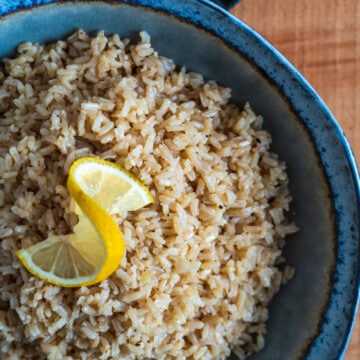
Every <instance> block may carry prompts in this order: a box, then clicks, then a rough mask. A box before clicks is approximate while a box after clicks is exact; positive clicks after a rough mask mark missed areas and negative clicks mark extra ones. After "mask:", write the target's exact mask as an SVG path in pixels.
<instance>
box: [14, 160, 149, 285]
mask: <svg viewBox="0 0 360 360" xmlns="http://www.w3.org/2000/svg"><path fill="white" fill-rule="evenodd" d="M67 187H68V189H69V192H70V195H71V197H72V199H71V208H72V210H73V211H74V212H75V213H76V214H77V215H78V216H79V222H78V223H77V224H76V225H75V226H74V229H73V233H72V234H69V235H52V236H49V238H47V239H46V240H44V241H41V242H39V243H37V244H35V245H32V246H30V247H28V248H26V249H21V250H19V251H18V252H17V253H16V255H17V257H18V258H19V259H20V261H21V263H22V264H23V265H24V266H25V268H26V269H27V270H28V271H29V272H30V273H31V274H33V275H35V276H37V277H38V278H40V279H42V280H45V281H47V282H49V283H51V284H55V285H60V286H64V287H75V286H84V285H92V284H95V283H98V282H100V281H102V280H104V279H106V278H107V277H108V276H110V275H111V274H112V273H113V272H114V271H115V270H116V268H117V267H118V266H119V264H120V261H121V259H122V257H123V255H124V252H125V243H124V239H123V237H122V234H121V232H120V229H119V227H118V225H117V224H116V222H115V221H114V219H113V218H112V216H111V215H114V214H116V213H122V212H124V211H133V210H137V209H140V208H141V207H143V206H145V205H148V204H150V203H151V202H153V201H154V199H153V197H152V195H151V194H150V192H149V190H148V189H147V188H146V186H145V185H144V184H142V183H141V182H140V181H139V180H138V179H136V178H135V176H134V175H132V174H131V173H129V172H128V171H127V170H125V169H123V168H122V167H120V166H118V165H116V164H114V163H111V162H108V161H105V160H101V159H97V158H82V159H79V160H77V161H75V162H74V163H73V164H72V166H71V168H70V172H69V177H68V180H67Z"/></svg>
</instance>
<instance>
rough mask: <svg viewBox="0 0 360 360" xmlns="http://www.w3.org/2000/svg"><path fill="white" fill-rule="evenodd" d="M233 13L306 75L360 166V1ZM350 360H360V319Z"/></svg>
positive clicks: (277, 5)
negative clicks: (333, 118) (343, 133)
mask: <svg viewBox="0 0 360 360" xmlns="http://www.w3.org/2000/svg"><path fill="white" fill-rule="evenodd" d="M232 13H233V14H234V15H235V16H237V17H238V18H240V19H241V20H243V21H244V22H245V23H247V24H248V25H250V26H251V27H252V28H254V29H255V30H256V31H257V32H258V33H260V34H261V35H263V36H264V37H265V38H266V39H267V40H269V41H270V42H271V43H272V44H273V45H275V46H276V47H277V48H278V49H279V50H280V51H281V52H282V53H283V54H284V55H285V56H286V57H287V58H288V59H289V60H290V61H291V62H292V63H293V64H294V65H295V66H296V67H297V68H298V69H299V70H300V72H301V73H302V74H303V75H305V77H306V78H307V80H308V81H309V82H310V83H311V84H312V86H313V87H314V88H315V90H316V91H317V92H318V94H319V95H320V96H321V97H322V98H323V99H324V101H325V102H326V104H327V105H328V107H329V108H330V110H331V111H332V113H333V114H334V115H335V117H336V119H337V120H338V122H339V123H340V125H341V126H342V128H343V130H344V131H345V134H346V135H347V138H348V140H349V142H350V144H351V146H352V148H353V151H354V153H355V155H356V157H357V161H358V164H360V142H359V139H360V0H242V1H241V2H240V3H239V4H238V5H236V7H235V8H233V9H232ZM284 360H285V359H284ZM344 360H360V314H358V317H357V321H356V323H355V328H354V330H353V333H352V337H351V341H350V345H349V347H348V350H347V352H346V354H345V357H344Z"/></svg>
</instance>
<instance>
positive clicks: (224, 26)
mask: <svg viewBox="0 0 360 360" xmlns="http://www.w3.org/2000/svg"><path fill="white" fill-rule="evenodd" d="M56 2H64V1H61V0H13V1H11V3H10V2H2V1H1V0H0V17H1V16H3V15H6V14H10V13H12V12H15V11H17V10H21V9H27V8H31V7H34V6H39V5H45V4H50V3H56ZM107 2H114V3H116V2H121V1H111V0H108V1H107ZM122 2H124V3H128V4H130V5H140V6H146V7H149V8H153V9H157V10H164V11H166V12H167V13H170V14H173V15H174V16H176V17H179V18H182V19H185V20H187V21H188V22H189V23H192V24H194V25H199V26H201V27H202V28H204V29H206V30H208V31H209V32H211V33H213V34H214V35H216V36H218V37H219V38H221V39H223V40H224V41H225V42H226V43H227V44H229V45H230V46H231V47H233V48H234V49H235V50H237V51H238V52H239V53H240V54H243V55H245V57H246V58H247V59H248V61H249V62H250V63H253V64H255V65H256V66H257V67H258V68H259V69H260V70H261V71H263V72H264V73H265V74H266V75H267V76H268V78H269V79H270V80H271V81H272V82H273V83H274V84H276V86H277V87H278V88H279V89H280V91H281V92H282V93H283V94H284V95H285V97H286V98H287V99H288V100H289V102H290V104H291V106H292V108H293V109H294V110H295V112H296V113H297V114H299V115H301V113H302V112H303V111H304V109H302V108H300V107H299V106H297V104H296V101H295V100H294V101H293V99H294V98H295V95H299V96H300V97H304V96H306V97H307V98H308V99H310V101H311V102H313V103H314V104H316V106H317V108H318V109H320V110H321V112H322V113H323V115H324V116H325V117H326V119H327V120H328V121H329V125H330V126H331V127H332V129H333V130H334V131H335V132H336V134H337V137H338V139H339V140H340V142H341V147H342V149H343V151H344V153H345V154H346V158H347V160H348V164H349V168H350V171H351V176H352V181H353V182H354V184H355V188H356V194H354V195H355V196H356V202H357V209H358V211H357V218H358V220H360V219H359V213H360V190H359V189H360V180H359V173H358V170H357V164H356V160H355V157H354V154H353V152H352V150H351V148H350V145H349V143H348V141H347V139H346V137H345V135H344V133H343V131H342V129H341V127H340V126H339V124H338V122H337V121H336V119H335V118H334V116H333V115H332V114H331V112H330V111H329V109H328V108H327V106H326V105H325V103H324V102H323V100H322V99H321V98H320V97H319V96H318V94H317V93H316V92H315V91H314V89H313V88H312V87H311V85H310V84H309V83H308V82H307V81H306V80H305V78H304V77H303V76H302V75H301V74H300V73H299V72H298V71H297V70H296V69H295V67H294V66H293V65H292V64H291V63H290V62H289V61H288V60H287V59H286V58H285V57H284V56H283V55H282V54H281V53H280V52H279V51H278V50H277V49H276V48H275V47H274V46H272V45H271V44H270V43H269V42H268V41H266V40H265V39H264V38H262V37H261V36H260V35H259V34H257V33H256V32H255V31H254V30H253V29H251V28H250V27H249V26H248V25H246V24H244V23H243V22H241V21H240V20H239V19H237V18H235V17H234V16H232V15H231V14H230V13H228V12H227V11H225V10H224V9H223V8H221V7H220V6H219V5H216V4H214V3H212V2H210V1H208V0H196V1H195V0H194V1H193V0H190V1H189V3H190V2H191V3H195V2H196V3H198V6H199V7H201V6H205V7H209V8H211V9H213V10H216V11H217V13H218V16H217V17H216V18H207V17H206V16H203V14H202V12H201V11H199V12H196V11H195V12H194V11H193V9H194V6H192V7H191V6H189V7H188V6H183V5H181V4H180V2H177V1H176V2H175V4H174V2H173V1H172V0H161V1H160V0H159V1H156V0H123V1H122ZM236 2H237V1H230V2H229V6H231V4H235V3H236ZM230 3H231V4H230ZM223 5H224V4H223ZM239 37H242V38H243V39H242V40H243V41H242V42H241V41H238V38H239ZM244 39H245V40H244ZM244 43H245V46H246V45H247V44H249V49H245V50H244ZM252 46H255V47H256V49H257V52H256V56H255V53H252V51H251V47H252ZM259 55H260V56H259ZM269 64H270V67H272V66H274V67H276V69H277V70H279V72H280V73H282V75H283V77H284V78H286V79H291V80H292V81H293V82H294V83H296V85H297V90H296V92H294V90H293V92H291V91H290V90H288V89H287V88H286V87H284V85H283V84H282V83H281V81H280V80H281V79H280V78H279V77H278V78H276V77H275V76H271V74H270V70H269V68H268V67H269ZM304 125H305V126H306V127H307V129H308V131H309V133H310V134H311V135H314V133H313V131H312V130H313V129H312V128H311V126H310V127H309V126H307V124H306V123H305V124H304ZM310 125H311V124H310ZM315 139H316V136H314V137H313V139H312V140H313V142H314V143H315V144H316V140H315ZM319 157H320V159H321V160H324V159H323V158H322V155H321V154H319ZM323 163H324V162H323ZM324 171H325V173H326V174H327V175H329V172H328V171H329V169H327V167H326V166H325V165H324ZM330 187H332V185H331V183H330ZM332 190H333V189H332ZM334 203H335V208H336V205H337V199H336V197H335V198H334ZM337 221H338V224H339V225H340V224H342V223H343V222H344V219H343V218H342V215H341V213H340V212H338V214H337ZM357 240H359V239H357ZM342 247H343V246H342V245H341V244H338V248H339V251H338V254H337V256H338V257H337V258H338V259H339V256H340V255H342V256H346V254H345V253H344V249H342ZM341 251H342V252H341ZM339 254H340V255H339ZM344 270H345V264H344V263H343V262H342V261H338V262H337V265H336V269H335V274H334V279H340V280H341V274H342V272H343V271H344ZM353 270H354V271H353V273H354V278H353V282H354V283H355V285H356V286H355V288H356V289H355V290H354V293H353V294H352V301H351V303H350V304H349V305H348V308H347V310H348V311H347V312H348V314H349V316H350V319H351V321H348V322H347V326H346V331H345V336H344V338H343V341H342V345H341V347H340V348H339V350H338V354H337V358H338V359H341V358H342V357H343V356H344V353H345V350H346V347H347V345H348V342H349V340H350V334H351V331H352V328H353V325H354V320H355V314H356V309H357V306H358V304H359V296H360V291H359V279H360V268H359V262H358V261H357V263H356V267H354V269H353ZM340 286H341V281H334V285H333V289H332V291H331V297H330V302H329V305H328V308H327V310H326V312H325V314H324V317H325V320H326V321H324V323H323V324H322V330H323V331H321V332H320V334H319V335H318V336H317V337H316V338H315V340H314V341H313V342H312V344H311V345H310V347H309V353H311V351H312V349H313V350H314V352H315V351H321V349H322V348H323V346H325V345H322V344H325V343H326V339H325V333H326V331H327V329H329V331H330V330H331V328H334V327H335V328H336V324H334V323H333V322H334V321H335V320H333V318H334V314H335V315H336V314H337V313H338V312H339V309H337V304H336V297H339V296H341V287H340ZM336 294H337V295H336ZM331 315H332V317H331ZM315 358H316V357H315Z"/></svg>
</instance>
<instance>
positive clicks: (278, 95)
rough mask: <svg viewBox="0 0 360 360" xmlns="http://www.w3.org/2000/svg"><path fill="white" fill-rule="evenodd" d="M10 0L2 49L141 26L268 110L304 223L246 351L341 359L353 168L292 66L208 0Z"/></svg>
mask: <svg viewBox="0 0 360 360" xmlns="http://www.w3.org/2000/svg"><path fill="white" fill-rule="evenodd" d="M225 2H226V1H225ZM232 2H233V1H227V2H226V3H227V5H231V3H232ZM9 3H10V1H4V0H0V16H1V17H2V18H1V19H0V44H1V46H0V58H1V57H4V56H11V54H13V53H14V49H15V47H16V46H17V45H18V44H19V43H20V42H23V41H37V42H48V41H54V40H57V39H59V38H63V37H65V36H67V35H69V34H70V33H72V32H73V31H74V30H75V29H77V28H83V29H85V30H86V31H88V32H96V31H97V30H105V31H106V32H107V33H114V32H117V33H119V34H121V36H127V37H134V36H135V35H136V34H137V33H138V32H139V31H140V30H146V31H147V32H149V33H150V35H151V37H152V42H153V45H154V47H155V48H156V49H157V50H158V51H159V53H161V54H163V55H165V56H168V57H170V58H173V59H175V61H176V63H177V64H182V65H185V66H186V67H187V68H188V69H191V70H194V71H197V72H200V73H202V74H204V75H205V76H206V77H207V78H211V79H215V80H217V81H218V82H219V83H220V84H222V85H225V86H229V87H231V88H232V89H233V101H234V102H236V103H238V104H239V105H242V104H244V102H245V101H247V100H248V101H250V103H251V104H252V106H253V108H254V109H255V110H256V112H258V113H260V114H263V115H264V116H265V126H266V128H267V129H268V130H269V131H270V132H271V134H272V136H273V149H274V151H276V152H277V153H278V154H280V156H281V158H282V159H283V160H285V161H286V162H287V165H288V172H289V176H290V181H291V183H290V190H291V193H292V195H293V197H294V209H293V210H294V217H295V221H296V223H297V224H298V225H299V226H300V228H301V231H300V232H299V233H298V234H296V235H294V236H293V237H292V238H290V239H289V241H288V244H287V246H286V249H285V255H286V258H287V260H288V262H289V263H290V264H291V265H293V266H295V268H296V276H295V278H294V279H293V280H292V281H291V282H290V283H289V284H288V285H287V286H286V287H284V288H283V289H282V291H281V292H280V293H279V294H278V295H277V296H276V297H275V299H274V300H273V301H272V303H271V306H270V320H269V322H268V335H267V337H266V346H265V348H264V350H263V351H261V352H260V353H259V354H255V355H253V356H251V359H252V360H255V359H256V360H265V359H268V360H269V359H271V360H283V359H286V360H290V359H300V358H301V359H308V360H315V359H316V360H331V359H341V358H342V356H343V354H344V352H345V349H346V345H347V343H348V340H349V336H350V333H351V328H352V324H353V320H354V316H355V310H356V306H357V301H358V295H359V292H358V285H359V176H358V172H357V169H356V164H355V160H354V156H353V154H352V152H351V149H350V147H349V144H348V142H347V141H346V139H345V137H344V134H343V132H342V130H341V129H340V127H339V125H338V124H337V122H336V120H335V119H334V117H333V116H332V115H331V113H330V112H329V110H328V109H327V107H326V105H325V104H324V103H323V102H322V100H321V99H320V98H319V96H318V95H317V94H316V93H315V91H314V90H313V89H312V88H311V87H310V85H309V84H308V83H307V82H306V80H305V79H304V78H303V77H302V76H301V75H300V74H299V73H298V72H297V70H296V69H294V67H293V66H292V65H291V64H290V63H289V62H288V61H287V60H286V59H285V58H284V57H283V56H282V55H281V54H280V53H279V52H278V51H277V50H276V49H275V48H274V47H272V46H271V45H270V44H269V43H268V42H266V41H265V40H264V39H263V38H261V37H260V36H259V35H258V34H257V33H256V32H255V31H253V30H252V29H250V28H249V27H248V26H246V25H245V24H243V23H242V22H240V21H239V20H237V19H236V18H234V17H233V16H231V15H230V14H229V13H227V12H226V11H225V10H223V9H222V8H221V7H219V6H218V5H215V4H214V3H211V2H210V1H206V0H187V1H178V0H162V1H156V0H124V1H110V0H109V1H77V2H76V3H75V2H72V1H66V2H64V1H56V0H33V1H31V0H24V1H11V3H10V4H9ZM223 3H224V2H223ZM233 359H235V356H233Z"/></svg>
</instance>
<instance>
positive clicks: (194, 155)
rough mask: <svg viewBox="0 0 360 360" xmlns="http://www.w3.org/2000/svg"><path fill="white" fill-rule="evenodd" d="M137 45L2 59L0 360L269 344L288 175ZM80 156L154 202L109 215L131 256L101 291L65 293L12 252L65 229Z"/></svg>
mask: <svg viewBox="0 0 360 360" xmlns="http://www.w3.org/2000/svg"><path fill="white" fill-rule="evenodd" d="M140 37H141V38H140V41H139V42H138V43H137V44H131V43H130V42H129V40H127V39H120V38H119V36H118V35H113V36H111V37H105V35H104V33H103V32H100V33H99V34H98V35H97V36H96V37H95V38H92V37H90V36H89V35H88V34H86V33H85V32H84V31H82V30H79V31H78V32H76V33H75V34H74V35H72V36H71V37H70V38H69V39H67V40H66V41H58V42H56V43H54V44H50V45H46V46H45V45H39V44H34V43H24V44H22V45H20V46H19V48H18V54H17V56H16V58H14V59H11V60H9V59H3V63H4V64H3V67H0V83H1V86H0V121H1V127H0V139H1V145H0V156H1V158H0V169H1V170H0V171H1V180H0V181H1V183H0V186H1V187H0V205H1V214H2V215H1V219H0V236H1V239H2V240H1V252H0V271H1V277H0V329H1V333H0V344H1V348H0V358H1V359H120V358H121V359H225V358H226V357H227V356H228V355H229V354H230V351H231V350H233V351H234V352H235V353H236V354H237V355H238V356H239V358H240V359H243V358H245V357H246V356H247V355H248V354H250V353H252V352H254V351H258V350H259V349H261V348H262V347H263V346H264V334H265V332H266V330H265V322H266V320H267V318H268V310H267V305H268V303H269V301H270V300H271V298H272V297H273V295H274V294H275V293H276V292H277V291H278V290H279V287H280V285H281V284H282V283H284V282H286V281H287V280H288V279H289V278H290V277H291V276H292V275H293V270H292V269H291V268H289V267H287V266H285V265H283V261H284V260H283V258H282V254H281V252H282V248H283V246H284V239H283V237H284V236H285V235H287V234H289V233H292V232H294V231H296V226H295V225H293V224H289V223H288V222H287V220H286V212H287V211H288V209H289V203H290V201H291V198H290V196H289V194H288V189H287V182H288V178H287V175H286V172H285V170H286V167H285V164H284V163H283V162H281V161H279V160H278V157H277V155H275V154H274V153H272V152H270V149H269V148H270V143H271V137H270V135H269V134H268V133H267V132H266V131H264V130H262V122H263V119H262V118H261V117H260V116H257V115H255V114H254V112H253V111H252V110H251V108H250V106H249V105H246V106H245V108H244V109H243V110H240V109H238V108H237V107H236V106H234V105H232V104H230V103H229V100H230V95H231V94H230V89H228V88H224V87H221V86H218V85H217V84H216V83H215V82H213V81H205V80H204V79H203V77H202V76H201V75H199V74H196V73H193V72H187V71H186V70H185V69H184V68H181V69H178V68H176V67H175V64H174V62H173V61H172V60H170V59H167V58H164V57H162V56H159V55H158V54H157V52H156V51H155V50H154V49H153V48H152V47H151V44H150V38H149V35H148V34H147V33H145V32H142V33H141V34H140ZM84 156H97V157H100V158H103V159H108V160H111V161H114V162H116V163H118V164H121V165H122V166H124V167H125V168H126V169H129V170H130V171H132V172H133V173H134V174H135V175H136V176H138V177H139V178H140V179H141V181H143V182H144V183H145V184H146V186H148V187H149V188H150V189H151V192H152V194H153V195H154V198H155V203H154V204H153V205H151V206H148V207H145V208H143V209H141V210H138V211H136V212H132V213H127V214H125V215H124V216H123V217H117V219H116V220H117V221H118V223H119V226H120V227H121V229H122V232H123V234H124V238H125V241H126V248H127V252H126V256H125V257H124V259H123V261H122V263H121V265H120V266H119V268H118V270H117V271H116V272H115V273H114V274H113V275H112V276H111V277H110V278H108V279H107V280H105V281H103V282H102V283H100V284H98V285H95V286H91V287H82V288H76V289H65V288H61V287H57V286H52V285H49V284H48V283H45V282H43V281H41V280H39V279H37V278H34V277H33V276H31V275H30V274H29V273H28V272H27V271H26V270H25V269H24V268H23V267H22V266H21V265H20V263H19V261H18V260H17V258H16V257H15V255H14V254H15V252H16V251H17V250H18V249H19V248H22V247H26V246H29V245H31V244H34V243H36V242H39V241H41V240H43V239H45V238H47V237H48V235H49V234H51V233H56V234H60V233H68V232H69V231H70V229H71V227H72V226H73V225H74V223H75V221H76V217H75V216H74V215H73V214H71V212H70V210H69V194H68V191H67V188H66V185H65V182H66V177H67V173H68V170H69V167H70V165H71V163H72V162H73V161H74V160H75V159H77V158H80V157H84ZM279 265H280V266H279Z"/></svg>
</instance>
